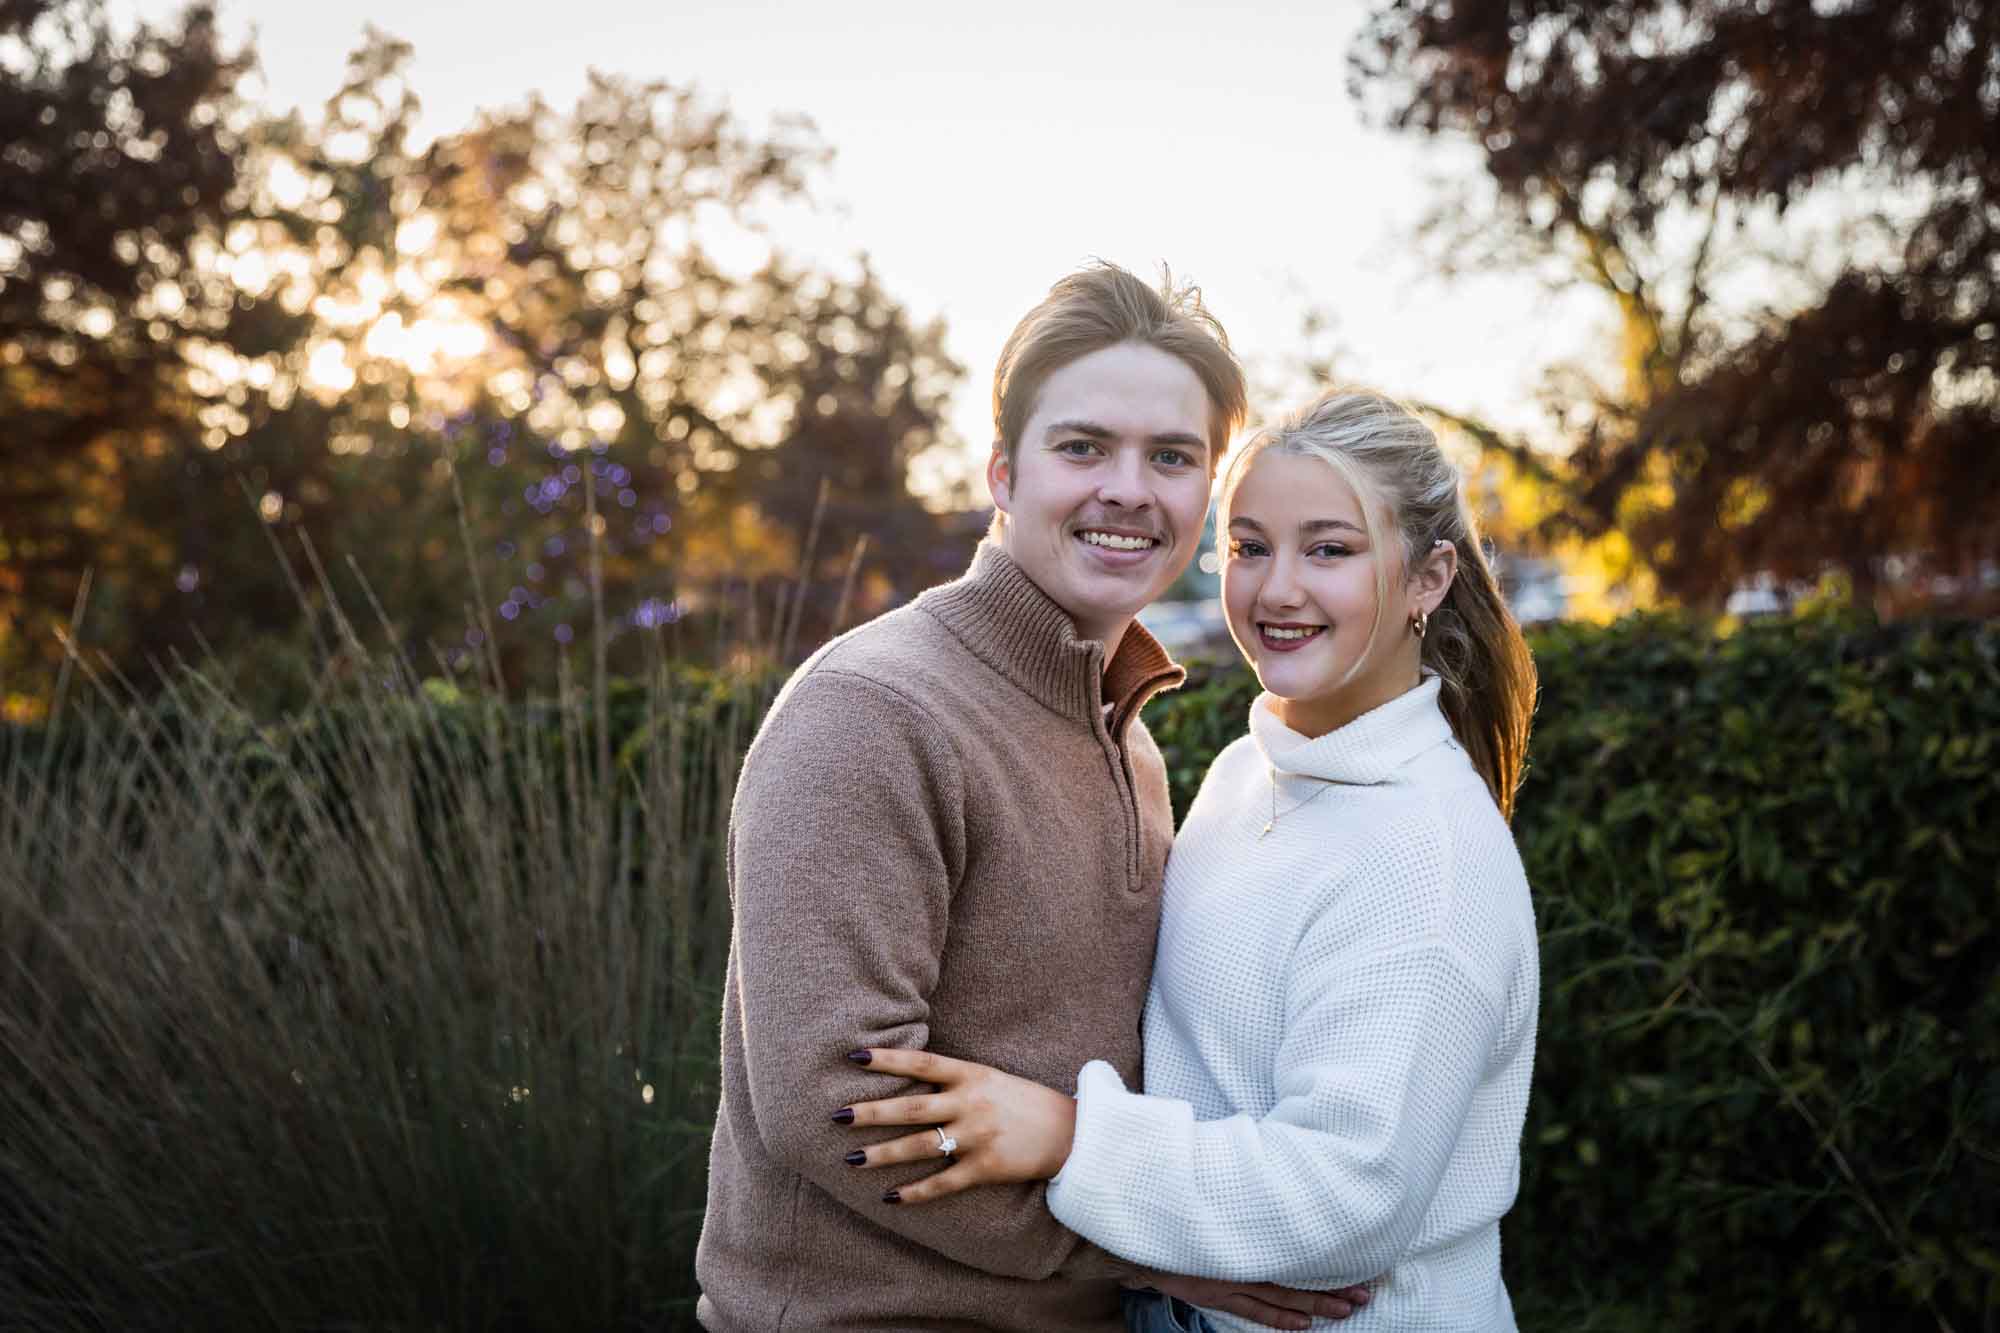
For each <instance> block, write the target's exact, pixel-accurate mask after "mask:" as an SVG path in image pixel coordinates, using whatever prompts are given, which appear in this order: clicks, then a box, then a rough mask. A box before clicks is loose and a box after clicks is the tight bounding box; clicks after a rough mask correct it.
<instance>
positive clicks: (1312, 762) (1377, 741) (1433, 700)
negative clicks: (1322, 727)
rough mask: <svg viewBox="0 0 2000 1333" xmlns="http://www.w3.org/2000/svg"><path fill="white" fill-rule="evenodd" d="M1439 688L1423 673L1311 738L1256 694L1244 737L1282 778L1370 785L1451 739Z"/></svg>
mask: <svg viewBox="0 0 2000 1333" xmlns="http://www.w3.org/2000/svg"><path fill="white" fill-rule="evenodd" d="M1440 689H1441V685H1440V683H1439V681H1438V678H1437V677H1436V676H1434V675H1428V674H1427V675H1425V676H1424V678H1423V679H1422V680H1421V681H1420V682H1418V684H1417V686H1416V688H1414V689H1411V690H1408V691H1405V692H1404V693H1402V694H1399V695H1397V696H1396V697H1395V698H1393V699H1391V700H1389V702H1387V703H1385V704H1381V705H1379V706H1377V707H1375V708H1372V709H1370V710H1369V711H1367V712H1365V713H1363V714H1362V715H1361V716H1360V717H1357V718H1355V719H1354V720H1353V721H1352V722H1349V723H1347V724H1346V725H1344V726H1340V727H1336V728H1334V729H1333V730H1332V731H1329V732H1328V733H1326V735H1324V736H1317V737H1311V738H1308V737H1306V736H1303V735H1301V734H1300V733H1298V732H1296V731H1293V730H1292V729H1291V728H1290V727H1288V726H1286V725H1285V724H1284V722H1282V721H1281V720H1280V719H1279V717H1278V713H1277V703H1278V699H1277V696H1276V695H1273V694H1269V693H1265V694H1260V695H1258V696H1257V699H1256V701H1255V702H1254V703H1252V704H1251V705H1250V735H1251V737H1252V738H1253V739H1254V740H1255V741H1256V744H1257V748H1258V749H1259V750H1260V751H1262V752H1263V755H1264V762H1265V763H1267V764H1269V765H1270V766H1271V769H1272V771H1273V772H1275V773H1277V774H1279V775H1281V776H1283V777H1288V778H1312V779H1317V780H1318V781H1320V782H1345V783H1354V784H1358V785H1363V786H1370V785H1373V784H1375V783H1380V782H1386V781H1388V780H1389V777H1390V775H1391V774H1393V773H1394V772H1395V771H1396V770H1397V769H1399V768H1401V767H1402V766H1403V765H1405V764H1407V763H1409V762H1410V761H1411V760H1412V759H1415V758H1416V757H1417V756H1418V755H1420V754H1422V753H1423V752H1424V751H1426V750H1429V749H1432V748H1433V747H1435V746H1438V745H1442V744H1444V743H1445V742H1447V741H1449V740H1451V722H1450V720H1449V719H1448V718H1446V717H1445V715H1444V709H1442V708H1441V707H1439V706H1438V694H1439V691H1440Z"/></svg>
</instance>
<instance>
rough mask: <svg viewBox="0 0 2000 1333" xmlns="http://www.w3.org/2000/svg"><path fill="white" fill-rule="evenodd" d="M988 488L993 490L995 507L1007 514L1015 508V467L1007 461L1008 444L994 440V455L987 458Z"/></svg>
mask: <svg viewBox="0 0 2000 1333" xmlns="http://www.w3.org/2000/svg"><path fill="white" fill-rule="evenodd" d="M986 489H988V490H990V491H992V492H993V507H994V508H995V509H997V510H999V511H1000V512H1001V513H1003V514H1005V513H1008V512H1010V511H1011V510H1012V509H1013V508H1014V469H1013V466H1012V465H1011V464H1009V463H1008V461H1007V446H1006V445H1005V444H1004V443H1002V442H1001V441H999V440H995V441H994V442H993V455H992V457H990V458H988V459H987V460H986Z"/></svg>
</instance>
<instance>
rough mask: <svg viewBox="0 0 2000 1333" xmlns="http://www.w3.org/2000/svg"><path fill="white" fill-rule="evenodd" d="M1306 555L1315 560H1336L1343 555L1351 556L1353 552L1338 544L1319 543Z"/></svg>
mask: <svg viewBox="0 0 2000 1333" xmlns="http://www.w3.org/2000/svg"><path fill="white" fill-rule="evenodd" d="M1306 554H1307V555H1309V556H1311V557H1312V558H1313V559H1315V560H1338V559H1339V558H1340V557H1341V556H1343V555H1352V554H1353V552H1351V551H1349V550H1348V549H1347V548H1346V547H1345V546H1342V545H1341V544H1340V543H1339V542H1321V543H1320V544H1319V545H1318V546H1315V547H1313V548H1312V549H1311V550H1310V551H1307V552H1306Z"/></svg>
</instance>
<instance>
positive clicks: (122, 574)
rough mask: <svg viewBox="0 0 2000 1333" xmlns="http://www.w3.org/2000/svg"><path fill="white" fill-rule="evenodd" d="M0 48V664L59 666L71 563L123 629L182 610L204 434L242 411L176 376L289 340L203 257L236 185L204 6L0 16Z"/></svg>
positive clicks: (66, 6) (40, 2)
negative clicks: (121, 24)
mask: <svg viewBox="0 0 2000 1333" xmlns="http://www.w3.org/2000/svg"><path fill="white" fill-rule="evenodd" d="M0 50H4V51H5V55H4V56H0V64H4V65H5V67H6V68H5V70H4V77H0V162H4V163H5V169H4V170H0V421H4V422H5V423H6V425H5V442H4V447H3V448H0V668H4V666H5V665H6V664H7V663H8V662H9V660H11V661H13V662H14V663H15V664H19V663H21V662H23V661H24V660H34V659H35V658H37V657H39V658H42V659H43V660H46V659H47V658H48V657H49V656H50V655H52V654H54V653H55V652H57V651H59V648H58V645H57V643H56V640H55V634H54V629H55V627H56V626H58V625H60V624H61V623H62V622H63V621H64V620H66V619H67V618H68V617H69V615H70V612H71V607H72V604H73V603H74V601H75V599H76V596H77V592H78V588H79V585H80V579H81V575H82V573H83V571H84V570H85V569H86V568H95V569H96V570H97V572H98V590H99V596H100V597H101V598H102V599H103V604H104V605H105V607H106V608H107V610H108V611H109V612H110V614H113V615H121V616H129V617H132V618H134V623H135V624H141V625H143V624H145V623H147V621H148V619H149V617H150V615H151V614H152V612H153V611H154V610H155V609H156V608H157V607H159V606H161V605H164V604H169V603H170V602H171V601H172V600H173V599H174V598H176V597H177V596H178V593H177V591H176V579H177V577H182V571H183V570H184V568H185V557H186V555H187V553H188V551H189V550H191V549H195V548H198V547H199V545H200V544H201V542H202V540H203V531H202V529H201V526H200V524H199V521H198V518H197V516H198V515H199V514H200V513H201V512H202V510H203V505H202V504H201V503H200V502H199V499H198V497H201V496H205V495H206V494H208V493H209V492H212V491H213V490H214V489H215V488H216V485H217V483H218V477H217V475H216V470H215V469H214V467H213V466H212V465H211V459H210V458H209V454H210V452H211V451H210V449H208V448H204V444H206V445H211V446H212V445H213V444H215V443H217V442H218V441H217V438H216V435H215V433H214V430H213V428H211V427H210V426H209V425H207V424H205V423H209V422H215V421H218V420H219V418H220V417H221V416H223V415H232V414H234V413H236V412H237V411H239V410H240V406H241V404H242V403H243V402H244V401H247V395H246V396H244V397H239V398H238V400H237V401H235V402H232V401H231V397H230V394H229V393H228V391H227V390H226V389H225V388H224V387H223V386H222V385H220V384H219V383H217V382H215V381H214V380H213V377H204V376H202V375H199V374H197V373H195V370H194V368H195V366H196V365H197V364H198V363H199V362H200V361H202V360H203V359H204V357H205V355H206V353H207V352H208V350H209V349H210V348H212V347H215V346H218V345H228V344H232V343H243V344H281V343H282V342H284V341H285V339H286V338H287V337H288V334H289V330H288V329H287V328H286V327H285V324H284V321H282V320H278V321H273V320H271V319H270V318H269V317H268V315H269V312H267V311H260V310H257V309H255V308H253V307H250V306H248V305H242V306H240V305H239V304H238V302H237V300H236V292H235V290H234V289H233V288H231V287H230V286H228V285H227V284H226V283H221V282H217V281H215V280H214V274H213V273H212V272H210V271H206V266H205V265H204V264H203V263H202V261H201V252H202V249H203V247H204V245H205V244H208V243H211V242H212V240H213V238H214V237H215V236H217V235H218V234H219V233H220V232H221V230H222V228H223V226H224V223H225V220H226V219H227V218H228V216H229V215H230V212H231V207H232V205H231V196H232V193H233V192H234V191H235V190H236V188H237V185H238V163H239V154H240V144H239V138H238V130H239V128H240V116H241V113H242V108H241V106H240V104H239V102H238V101H237V99H236V94H235V87H236V83H237V80H238V79H239V78H240V76H241V74H242V73H243V70H244V68H245V64H244V58H243V57H242V55H241V54H240V53H233V52H230V51H227V50H226V49H225V48H224V47H223V45H222V43H221V42H220V40H219V38H218V36H217V33H216V29H215V23H214V16H213V14H212V12H211V11H210V10H208V9H207V8H204V7H196V8H192V9H190V10H189V11H188V12H187V14H186V15H185V16H184V18H183V19H182V22H181V24H180V26H179V27H178V29H167V28H163V27H156V26H151V25H145V24H141V25H138V26H137V27H136V28H134V29H133V30H132V31H131V32H129V33H127V34H124V35H119V34H116V33H114V32H113V31H112V30H111V28H110V25H109V24H108V22H107V20H106V18H105V16H104V14H103V12H102V10H101V7H100V6H98V5H96V4H92V3H85V2H83V0H8V2H7V3H5V4H0ZM239 505H240V501H239ZM247 609H248V610H250V611H251V612H252V613H253V614H254V612H255V609H256V608H255V607H254V606H253V607H250V608H247Z"/></svg>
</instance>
